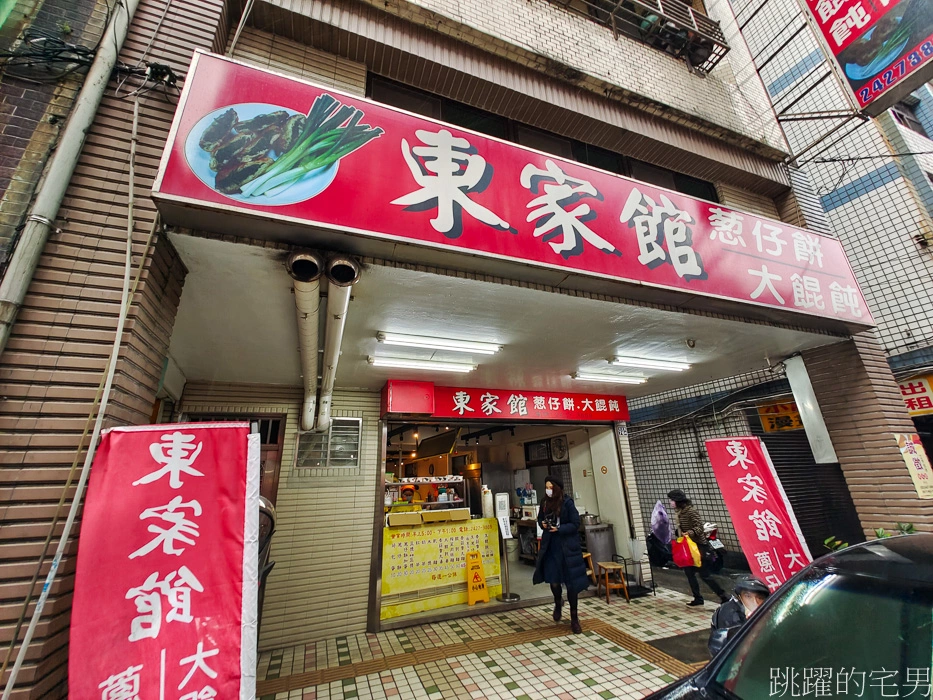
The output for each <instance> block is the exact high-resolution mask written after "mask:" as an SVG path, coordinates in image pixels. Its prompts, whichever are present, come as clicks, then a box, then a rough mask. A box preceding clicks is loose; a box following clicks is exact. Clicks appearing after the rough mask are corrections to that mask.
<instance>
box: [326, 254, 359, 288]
mask: <svg viewBox="0 0 933 700" xmlns="http://www.w3.org/2000/svg"><path fill="white" fill-rule="evenodd" d="M325 269H326V275H327V281H328V282H330V283H331V284H335V285H337V286H338V287H350V286H352V285H354V284H356V283H357V282H359V281H360V264H359V263H358V262H356V260H354V259H353V258H350V257H348V256H346V255H335V256H334V257H332V258H329V259H328V260H327V266H326V268H325Z"/></svg>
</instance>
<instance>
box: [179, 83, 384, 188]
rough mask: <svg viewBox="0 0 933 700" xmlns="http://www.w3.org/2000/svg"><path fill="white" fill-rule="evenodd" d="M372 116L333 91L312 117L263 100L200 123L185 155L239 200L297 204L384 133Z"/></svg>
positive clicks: (200, 173) (208, 178)
mask: <svg viewBox="0 0 933 700" xmlns="http://www.w3.org/2000/svg"><path fill="white" fill-rule="evenodd" d="M364 116H365V113H364V112H363V110H361V109H358V108H356V107H353V106H350V105H345V104H342V103H341V102H340V101H339V100H337V99H336V98H334V97H333V96H332V95H329V94H327V93H324V94H322V95H319V96H318V97H317V98H316V99H315V100H314V103H313V104H312V105H311V109H310V110H309V111H308V113H307V115H305V114H302V113H301V112H297V111H295V110H292V109H286V108H284V107H277V106H276V105H270V104H263V103H258V102H251V103H244V104H236V105H229V106H226V107H221V108H220V109H216V110H214V111H212V112H211V113H209V114H207V115H205V116H204V117H202V118H201V119H200V120H199V121H198V122H197V123H196V124H195V125H194V128H192V129H191V132H190V133H189V134H188V137H187V139H186V141H185V157H186V159H187V161H188V166H189V167H190V168H191V170H192V172H193V173H194V174H195V175H197V176H198V178H199V179H200V180H201V181H202V182H203V183H204V184H205V185H207V186H208V187H211V188H212V189H214V190H215V191H217V192H219V193H221V194H223V195H226V196H228V197H230V198H232V199H236V200H237V201H240V202H249V203H255V204H262V205H267V206H268V205H280V204H294V203H295V202H301V201H304V200H307V199H311V198H312V197H314V196H315V195H318V194H320V193H321V192H323V191H324V190H325V189H327V187H328V186H329V185H330V184H331V182H333V181H334V178H335V177H336V175H337V167H338V164H339V162H340V159H341V158H344V157H346V156H348V155H350V154H351V153H353V152H354V151H357V150H359V149H361V148H363V147H364V146H365V145H366V144H367V143H369V142H370V141H372V140H373V139H375V138H378V137H379V136H380V135H381V134H382V133H383V130H382V129H380V128H378V127H372V126H370V125H369V124H362V123H361V121H362V119H363V117H364Z"/></svg>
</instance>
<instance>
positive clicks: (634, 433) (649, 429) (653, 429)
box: [630, 381, 787, 440]
mask: <svg viewBox="0 0 933 700" xmlns="http://www.w3.org/2000/svg"><path fill="white" fill-rule="evenodd" d="M762 384H767V381H761V382H755V383H754V384H749V385H748V386H743V387H742V388H741V389H736V390H734V391H730V392H729V393H728V394H726V395H725V396H720V397H719V398H718V399H713V400H712V401H710V402H709V403H708V404H706V405H704V406H701V407H700V408H697V409H695V410H693V411H690V412H689V413H685V414H684V415H682V416H677V417H676V418H672V419H671V420H669V421H666V422H664V423H659V424H657V425H650V426H648V427H647V428H642V429H641V430H632V431H631V432H630V437H631V438H632V439H633V440H634V439H635V438H638V437H641V436H642V435H647V434H648V433H653V432H656V431H658V430H660V429H661V428H665V427H667V426H668V425H672V424H674V423H679V422H680V421H682V420H685V419H687V418H690V417H691V416H695V415H697V414H698V413H702V412H703V411H706V410H708V409H709V408H711V407H712V409H713V412H714V413H715V411H716V404H717V403H718V402H720V401H723V400H725V399H728V398H730V397H732V396H735V395H736V394H741V393H742V392H743V391H748V390H749V389H754V388H755V387H756V386H761V385H762ZM786 393H787V392H784V394H779V395H780V396H783V395H785V394H786ZM762 398H764V399H767V398H768V397H762ZM755 400H758V397H755Z"/></svg>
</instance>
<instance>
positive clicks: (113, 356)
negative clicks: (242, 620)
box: [0, 100, 158, 700]
mask: <svg viewBox="0 0 933 700" xmlns="http://www.w3.org/2000/svg"><path fill="white" fill-rule="evenodd" d="M138 126H139V100H135V101H134V103H133V126H132V131H131V136H130V167H129V183H128V184H129V193H128V199H127V222H126V251H125V255H124V264H123V289H122V292H121V295H120V314H119V316H118V317H117V328H116V331H115V333H114V338H113V344H112V347H111V351H110V357H109V359H108V361H107V367H106V371H105V372H104V381H103V388H102V391H101V392H100V404H99V409H98V410H97V416H96V418H95V420H94V430H93V432H92V433H91V442H90V444H89V445H88V448H87V452H86V453H85V456H84V465H83V466H82V468H81V475H80V476H79V478H78V484H77V486H76V488H75V494H74V496H73V497H72V501H71V506H70V507H69V509H68V517H67V518H66V519H65V526H64V529H63V530H62V534H61V536H60V538H59V541H58V546H57V547H56V549H55V555H54V556H53V558H52V564H51V566H50V567H49V572H48V574H47V575H46V579H45V585H43V587H42V592H41V593H40V594H39V599H38V601H37V602H36V607H35V608H34V609H33V613H32V619H31V620H30V622H29V627H28V628H27V629H26V634H25V636H24V637H23V641H22V644H21V645H20V649H19V654H17V657H16V661H15V662H14V664H13V668H12V670H11V671H10V677H9V678H8V679H7V683H6V686H5V687H4V689H3V696H2V700H9V697H10V695H11V693H12V692H13V687H14V686H15V685H16V678H17V676H18V675H19V670H20V668H21V667H22V664H23V661H24V660H25V658H26V654H27V653H28V650H29V644H30V642H31V641H32V636H33V634H34V633H35V630H36V627H37V626H38V623H39V619H40V618H41V617H42V610H43V608H44V607H45V601H46V600H47V599H48V594H49V590H50V589H51V587H52V583H53V582H54V581H55V577H56V573H57V571H58V566H59V563H60V562H61V559H62V556H63V555H64V553H65V548H66V547H67V545H68V540H69V538H70V537H71V530H72V528H73V527H74V522H75V519H76V518H77V514H78V509H79V508H80V506H81V501H82V499H83V498H84V489H85V487H86V485H87V479H88V475H89V473H90V470H91V464H92V462H93V460H94V454H95V452H96V449H97V443H98V440H99V439H100V433H101V429H102V428H103V422H104V415H105V414H106V411H107V406H108V404H109V401H110V393H111V390H112V388H113V382H114V377H115V376H116V369H117V361H118V359H119V356H120V348H121V347H122V346H123V329H124V327H125V325H126V319H127V317H128V316H129V310H130V306H131V304H132V301H133V295H134V292H135V287H136V284H138V282H139V278H140V277H141V275H142V267H143V264H144V263H145V260H146V258H147V257H148V253H149V246H150V245H151V242H152V237H153V235H154V233H155V227H156V226H157V224H158V217H156V221H155V222H153V229H152V231H151V232H150V234H149V240H148V241H147V249H146V253H145V255H144V256H143V258H142V259H141V260H140V267H139V272H138V273H137V278H136V282H135V283H134V284H132V285H131V281H130V278H131V272H132V269H133V233H134V230H135V218H134V211H133V203H134V202H133V200H134V198H135V194H136V192H135V184H136V163H135V161H136V144H137V140H138V139H137V130H138ZM93 412H94V410H93V408H92V410H91V413H93ZM89 418H90V416H89ZM85 434H86V433H85ZM82 442H83V438H82ZM76 462H77V459H76V460H75V463H76ZM70 477H71V478H73V473H72V474H71V475H70ZM63 493H67V488H66V489H65V490H64V491H63ZM60 503H61V504H62V505H63V503H64V499H63V500H62V501H60ZM56 517H60V511H57V512H56ZM54 529H55V527H54V525H53V526H52V527H51V528H49V532H50V533H52V532H54ZM44 556H45V552H44V551H43V552H42V554H41V557H40V560H39V565H38V566H37V567H36V572H37V573H38V572H39V570H40V569H41V567H42V562H43V561H44ZM37 580H38V576H36V578H35V580H34V582H33V586H35V581H37ZM31 598H32V588H30V589H29V590H28V591H27V593H26V601H25V602H24V604H23V614H22V615H21V622H20V624H19V625H18V626H17V632H16V634H14V635H13V639H12V642H11V646H10V649H9V650H8V652H7V657H6V659H5V660H4V667H6V665H7V663H8V662H9V659H10V656H11V655H12V651H13V649H14V648H15V647H16V642H17V637H18V636H19V629H21V628H22V621H25V612H26V610H27V609H28V607H29V603H30V599H31ZM0 677H2V676H0Z"/></svg>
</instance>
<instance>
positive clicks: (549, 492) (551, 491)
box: [544, 489, 554, 498]
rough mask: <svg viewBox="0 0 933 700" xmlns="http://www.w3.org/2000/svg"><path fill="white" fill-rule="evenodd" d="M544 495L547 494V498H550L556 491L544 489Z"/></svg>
mask: <svg viewBox="0 0 933 700" xmlns="http://www.w3.org/2000/svg"><path fill="white" fill-rule="evenodd" d="M544 493H546V494H547V497H548V498H550V497H551V496H553V495H554V489H544Z"/></svg>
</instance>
